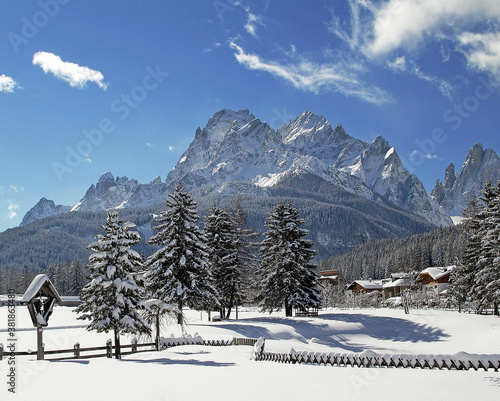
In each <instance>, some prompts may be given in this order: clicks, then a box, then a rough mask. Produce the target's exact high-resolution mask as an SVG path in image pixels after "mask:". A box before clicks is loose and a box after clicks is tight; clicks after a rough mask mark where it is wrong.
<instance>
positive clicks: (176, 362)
mask: <svg viewBox="0 0 500 401" xmlns="http://www.w3.org/2000/svg"><path fill="white" fill-rule="evenodd" d="M123 361H124V362H136V363H156V364H160V365H194V366H210V367H214V368H220V367H229V366H236V364H235V363H232V362H216V361H200V360H198V359H171V358H157V359H148V360H142V359H123Z"/></svg>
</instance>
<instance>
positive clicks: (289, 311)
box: [285, 300, 292, 317]
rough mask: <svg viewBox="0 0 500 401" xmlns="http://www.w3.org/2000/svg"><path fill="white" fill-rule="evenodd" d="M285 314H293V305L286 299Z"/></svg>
mask: <svg viewBox="0 0 500 401" xmlns="http://www.w3.org/2000/svg"><path fill="white" fill-rule="evenodd" d="M285 316H287V317H288V316H292V305H290V304H289V303H288V300H285Z"/></svg>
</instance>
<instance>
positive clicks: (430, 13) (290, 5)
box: [0, 0, 500, 231]
mask: <svg viewBox="0 0 500 401" xmlns="http://www.w3.org/2000/svg"><path fill="white" fill-rule="evenodd" d="M499 84H500V2H499V1H497V0H475V1H470V0H446V1H444V0H443V1H435V0H419V1H416V0H406V1H405V0H384V1H382V0H381V1H377V0H334V1H293V0H280V1H278V0H268V1H249V0H247V1H243V0H242V1H236V0H214V1H211V0H210V1H201V0H184V1H181V0H178V1H160V0H158V1H127V0H121V1H117V0H107V1H105V2H103V1H92V0H86V1H83V0H45V1H44V0H41V1H22V0H5V1H2V2H1V3H0V133H1V141H0V172H1V173H0V231H3V230H5V229H7V228H9V227H13V226H16V225H18V224H19V222H20V221H21V219H22V217H23V216H24V214H25V213H26V211H28V210H29V209H30V208H31V207H32V206H33V205H34V204H35V203H36V202H37V201H38V200H39V199H40V198H41V197H47V198H48V199H53V200H54V201H55V202H56V204H65V205H73V204H75V203H77V202H78V201H79V200H80V198H81V197H82V196H83V195H84V193H85V191H86V190H87V188H88V187H89V186H90V185H91V184H92V183H94V182H96V181H97V179H98V178H99V176H100V175H101V174H102V173H103V172H105V171H108V170H109V171H111V172H112V173H113V174H114V175H115V177H116V176H127V177H129V178H135V179H137V180H139V182H150V181H152V180H153V179H154V178H155V177H156V176H157V175H160V176H161V177H162V179H165V177H166V175H167V173H168V172H169V171H170V169H171V168H172V167H173V166H174V165H175V164H176V163H177V161H178V159H179V158H180V156H181V155H182V153H183V152H184V151H185V149H186V148H187V146H188V145H189V143H190V142H191V141H192V139H193V138H194V133H195V130H196V127H198V126H201V127H203V126H204V125H205V124H206V122H207V121H208V119H209V118H210V116H211V115H212V114H214V113H215V112H216V111H218V110H220V109H222V108H230V109H235V110H239V109H249V110H250V112H251V113H253V114H254V115H255V116H256V117H258V118H260V119H261V120H264V121H267V122H268V123H270V124H271V125H272V126H273V127H275V128H277V127H279V126H280V125H282V124H283V123H284V122H288V120H290V119H293V118H294V117H295V116H297V115H298V114H300V113H301V112H302V111H304V110H310V111H313V112H315V113H316V114H321V115H323V116H325V117H326V118H327V119H328V120H329V121H330V122H331V124H332V125H336V124H337V123H341V124H342V125H343V126H344V128H345V129H346V131H347V132H348V133H349V134H351V135H352V136H355V137H357V138H360V139H363V140H366V141H370V142H371V141H373V139H375V137H376V136H377V135H379V134H380V135H382V136H384V137H385V138H386V139H387V140H388V141H389V142H390V143H391V145H393V146H395V147H396V149H397V151H398V154H399V155H400V157H401V158H402V159H403V160H404V164H405V166H406V167H407V168H408V169H409V170H410V171H412V172H413V173H415V174H416V175H417V176H418V177H419V178H420V179H421V180H422V182H423V183H424V185H425V186H426V188H427V190H428V191H430V190H431V189H432V187H433V184H434V182H435V180H436V179H437V178H442V176H443V175H444V169H445V168H446V166H447V165H448V163H450V162H453V163H455V165H456V167H457V169H459V168H460V166H461V164H462V163H463V161H464V158H465V156H466V153H467V151H468V149H469V148H470V147H471V146H472V145H473V144H474V143H475V142H481V143H483V145H484V146H485V147H491V148H493V149H494V150H496V151H497V152H499V151H500V146H499V139H498V132H499V131H500V118H499V117H498V115H499V114H498V113H499V106H500V96H499V88H500V86H499Z"/></svg>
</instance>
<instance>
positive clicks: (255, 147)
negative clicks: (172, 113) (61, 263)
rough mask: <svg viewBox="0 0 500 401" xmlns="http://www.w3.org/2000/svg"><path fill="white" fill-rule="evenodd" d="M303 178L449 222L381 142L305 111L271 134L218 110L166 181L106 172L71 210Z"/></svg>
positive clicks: (245, 115) (242, 116)
mask: <svg viewBox="0 0 500 401" xmlns="http://www.w3.org/2000/svg"><path fill="white" fill-rule="evenodd" d="M305 176H308V177H309V176H314V177H317V178H319V179H321V180H324V181H326V182H328V183H331V184H333V185H334V186H335V187H336V188H339V189H342V190H345V191H347V192H349V193H352V194H355V195H359V196H362V197H364V198H366V199H369V200H373V201H376V202H381V201H388V202H391V203H392V204H394V205H396V206H397V207H400V208H402V209H405V210H407V211H410V212H412V213H414V214H416V215H418V216H421V217H423V218H425V219H426V220H428V221H429V222H431V223H433V224H436V225H439V226H447V225H451V224H452V221H451V219H450V218H449V216H448V215H447V214H446V213H445V212H444V211H443V210H442V209H441V208H440V207H439V205H438V204H437V203H436V201H435V200H433V199H431V197H429V196H428V195H427V193H426V191H425V189H424V187H423V185H422V183H421V182H420V181H419V180H418V178H417V177H416V176H415V175H412V174H410V173H409V172H408V171H407V170H406V169H405V168H404V166H403V165H402V163H401V160H400V158H399V156H398V154H397V152H396V150H395V149H394V148H393V147H391V146H390V145H389V143H388V142H387V141H386V140H385V139H384V138H383V137H381V136H379V137H377V138H376V139H375V140H374V141H373V142H372V143H371V144H370V143H367V142H364V141H361V140H359V139H356V138H353V137H351V136H350V135H348V134H347V133H346V132H345V130H344V128H343V127H342V126H341V125H340V124H338V125H337V126H336V127H335V128H332V126H331V125H330V123H329V122H328V121H327V120H326V119H325V118H324V117H322V116H319V115H316V114H314V113H311V112H307V111H306V112H303V113H302V114H301V115H300V116H298V117H297V118H295V119H294V120H293V121H291V122H290V123H289V124H285V125H283V126H282V127H280V128H279V129H278V130H275V129H273V128H272V127H271V126H269V125H268V124H267V123H265V122H262V121H260V120H259V119H257V118H255V116H254V115H252V114H250V112H249V111H248V110H240V111H233V110H220V111H218V112H217V113H215V114H214V115H213V116H212V117H211V118H210V119H209V121H208V123H207V125H206V126H205V128H203V129H201V128H198V129H197V130H196V134H195V138H194V140H193V141H192V143H191V144H190V146H189V147H188V149H187V150H186V152H185V153H184V154H183V155H182V157H181V158H180V160H179V162H178V163H177V165H176V166H175V167H174V168H173V169H172V170H171V171H170V172H169V174H168V176H167V179H166V181H165V182H164V183H163V182H161V179H160V178H159V177H157V178H156V179H155V180H153V181H152V182H151V183H149V184H139V183H138V182H137V181H136V180H132V179H128V178H127V177H117V178H116V179H115V178H114V177H113V175H112V174H111V173H109V172H107V173H105V174H103V175H102V176H101V178H100V179H99V181H98V182H97V183H96V184H95V185H94V184H93V185H92V186H91V187H90V188H89V189H88V191H87V193H86V194H85V196H84V197H83V198H82V200H81V201H80V202H78V203H77V204H76V205H74V206H73V207H71V208H70V209H71V211H77V210H87V211H98V210H108V209H116V208H125V207H146V206H151V205H154V204H158V203H161V202H163V199H165V196H166V195H167V193H168V191H169V190H170V189H171V188H172V187H173V186H174V185H175V184H176V183H177V182H179V181H182V183H183V184H184V185H185V186H186V188H187V189H188V190H191V191H193V190H199V189H202V188H209V189H207V191H209V192H219V193H224V192H227V193H229V192H231V191H232V192H234V191H239V189H235V188H245V190H246V191H250V192H248V193H249V194H251V193H252V192H251V191H252V188H260V189H266V188H269V189H270V188H274V187H277V186H279V185H280V183H283V182H285V181H287V182H289V181H290V179H293V178H298V177H299V178H300V177H305ZM451 181H453V180H452V179H451V178H450V179H449V180H448V181H447V182H448V183H449V182H451ZM297 182H300V180H299V181H297ZM243 183H244V184H245V185H240V184H243ZM450 185H452V184H450ZM30 212H31V211H30ZM30 212H28V213H30ZM44 217H46V216H44Z"/></svg>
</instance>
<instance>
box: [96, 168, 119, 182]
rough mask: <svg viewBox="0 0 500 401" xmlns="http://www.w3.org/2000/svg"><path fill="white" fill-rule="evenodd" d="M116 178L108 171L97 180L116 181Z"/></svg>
mask: <svg viewBox="0 0 500 401" xmlns="http://www.w3.org/2000/svg"><path fill="white" fill-rule="evenodd" d="M114 180H115V177H113V174H111V173H110V172H109V171H106V172H105V173H104V174H102V175H101V177H99V180H98V181H97V182H98V183H99V182H104V181H114Z"/></svg>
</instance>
